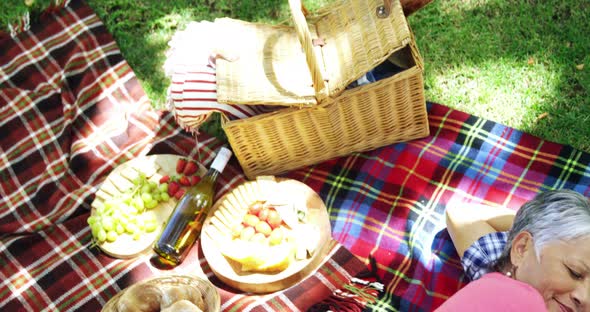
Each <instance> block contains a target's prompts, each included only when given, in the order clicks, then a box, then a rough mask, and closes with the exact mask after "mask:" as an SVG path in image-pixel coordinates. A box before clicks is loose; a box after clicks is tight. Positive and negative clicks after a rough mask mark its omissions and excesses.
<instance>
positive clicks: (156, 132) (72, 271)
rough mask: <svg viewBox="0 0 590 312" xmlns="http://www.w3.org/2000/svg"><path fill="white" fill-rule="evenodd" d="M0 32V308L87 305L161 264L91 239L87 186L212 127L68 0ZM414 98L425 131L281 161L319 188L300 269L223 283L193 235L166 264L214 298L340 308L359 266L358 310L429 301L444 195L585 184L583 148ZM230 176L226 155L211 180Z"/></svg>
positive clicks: (482, 199)
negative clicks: (236, 285)
mask: <svg viewBox="0 0 590 312" xmlns="http://www.w3.org/2000/svg"><path fill="white" fill-rule="evenodd" d="M0 47H2V48H1V49H0V116H1V118H0V130H1V132H0V133H2V137H1V139H0V149H1V150H0V155H1V158H0V194H1V196H2V198H1V199H0V235H1V237H0V268H1V269H0V279H1V281H0V310H2V311H21V310H22V311H53V310H59V311H70V310H71V311H74V310H76V311H97V310H100V308H101V307H102V305H104V304H105V303H106V302H107V301H108V300H109V299H110V298H111V297H112V296H114V295H115V294H116V293H117V292H118V291H120V290H121V289H122V288H124V287H126V286H128V285H131V284H132V283H134V282H137V281H139V280H142V279H144V278H147V277H150V276H154V275H158V274H162V273H169V272H161V271H159V270H158V269H156V268H154V267H153V266H152V265H151V264H150V262H149V255H146V256H142V257H139V258H137V259H130V260H119V259H114V258H111V257H108V256H106V255H105V254H103V253H101V252H100V251H99V250H98V249H97V248H93V247H92V246H91V234H90V230H89V228H88V226H87V225H86V218H87V217H88V215H89V211H90V203H91V202H92V200H93V198H94V192H95V191H96V190H97V187H99V186H100V183H101V182H102V181H103V180H104V178H105V177H106V176H107V175H108V173H109V172H110V171H111V170H112V169H113V168H114V167H116V166H117V165H118V164H121V163H123V162H125V161H126V160H129V159H131V158H134V157H137V156H140V155H146V154H159V153H173V154H179V155H187V156H189V157H193V158H196V159H198V160H200V161H201V162H202V163H204V164H205V165H208V164H209V163H210V162H211V160H212V157H213V152H214V151H215V150H217V148H218V147H219V146H221V144H222V143H223V142H219V141H217V140H216V139H213V138H210V137H207V136H206V135H204V134H200V135H198V136H197V137H196V138H195V137H193V136H191V135H190V134H188V133H186V132H183V131H182V130H181V129H180V127H178V125H177V124H176V122H175V121H174V118H173V116H172V115H171V114H170V113H168V112H155V111H152V110H151V109H150V108H149V105H148V103H147V99H146V97H145V94H144V93H143V91H142V90H141V87H140V85H139V84H138V81H137V79H136V78H135V76H134V74H133V71H132V70H131V69H130V68H129V66H128V65H127V63H126V62H125V60H124V59H123V58H122V56H121V54H120V51H119V49H118V47H117V46H116V44H115V42H114V41H113V39H112V37H111V36H110V35H109V34H108V32H107V31H106V29H105V28H104V25H103V24H102V23H101V21H100V20H99V19H98V18H97V17H96V16H95V15H94V14H93V12H92V11H91V10H90V9H89V8H88V7H87V6H86V4H85V3H84V2H82V1H72V2H70V3H69V5H68V7H66V8H64V9H63V10H60V11H59V12H57V13H56V14H52V15H46V16H45V17H44V18H43V19H42V20H41V22H40V24H38V25H33V27H32V28H31V30H30V31H28V32H24V33H22V34H20V35H18V36H17V37H15V38H10V37H8V36H0ZM428 112H429V121H430V127H431V129H430V131H431V135H430V136H429V137H427V138H424V139H421V140H416V141H412V142H408V143H401V144H395V145H391V146H386V147H383V148H379V149H376V150H373V151H369V152H365V153H356V154H352V155H350V156H348V157H343V158H338V159H333V160H330V161H326V162H324V163H321V164H317V165H314V166H310V167H306V168H301V169H299V170H296V171H293V172H290V173H288V174H286V175H285V176H287V177H290V178H293V179H297V180H300V181H302V182H304V183H306V184H307V185H309V186H310V187H311V188H313V189H314V190H315V191H317V192H318V193H319V194H320V196H321V197H322V199H323V200H324V201H325V203H326V206H327V207H328V209H329V213H330V218H331V224H332V228H333V233H332V237H333V238H334V239H335V240H336V241H337V243H336V244H335V246H334V249H333V250H332V253H331V254H330V257H327V259H326V261H325V263H324V264H323V265H322V266H321V267H320V269H318V271H317V272H314V274H313V275H311V276H310V277H309V278H307V279H306V280H305V281H303V282H302V283H300V284H299V285H296V286H294V287H291V288H289V289H287V290H285V291H283V292H278V293H273V294H269V295H267V296H253V295H250V294H246V293H241V292H239V291H235V290H232V289H228V288H227V287H225V286H224V285H223V284H222V283H221V282H220V281H219V280H217V279H216V278H215V277H214V275H213V274H212V272H211V270H210V268H209V267H208V265H207V263H206V261H205V260H204V259H203V258H202V254H201V252H200V250H199V248H198V246H197V248H194V249H193V250H192V251H191V254H190V255H189V257H188V258H187V260H186V261H185V263H183V265H181V266H180V267H179V268H177V269H176V271H177V272H179V273H203V274H205V275H206V276H207V277H208V278H209V279H210V280H211V281H212V282H213V283H214V284H215V285H216V286H218V288H219V291H220V294H221V297H222V308H223V310H233V311H237V310H244V309H251V310H255V311H258V310H271V311H272V310H274V311H285V310H307V309H308V308H311V309H312V310H315V311H325V310H327V309H328V308H330V304H335V303H340V305H337V306H335V307H332V309H333V310H343V309H344V308H349V309H351V310H352V309H355V308H358V305H346V304H343V303H346V300H344V299H343V298H338V297H337V296H335V295H334V294H333V292H334V291H336V290H338V289H343V287H345V286H346V285H350V283H351V277H353V276H358V277H361V278H364V279H368V280H371V279H375V278H376V279H378V280H379V281H381V282H383V283H384V284H385V291H384V292H382V293H380V294H379V298H378V300H377V301H376V302H375V303H374V304H372V305H371V304H369V305H367V306H366V309H367V310H375V311H431V310H433V309H435V308H436V307H437V306H439V305H440V304H441V303H442V302H444V300H445V299H446V298H448V297H449V296H451V295H452V294H453V293H455V292H456V291H457V290H458V289H459V288H461V287H462V286H463V285H464V281H463V271H462V268H461V266H460V263H459V259H458V256H457V254H456V252H455V250H454V248H453V246H452V244H451V241H450V238H449V236H448V233H447V231H446V230H445V219H444V211H445V208H446V207H447V206H448V205H451V204H462V203H483V204H487V205H502V206H507V207H511V208H515V209H516V208H517V207H519V206H520V205H521V204H522V203H523V202H525V201H526V200H528V199H530V198H532V197H533V196H534V195H535V194H536V193H537V192H539V191H543V190H548V189H557V188H569V189H574V190H576V191H578V192H581V193H583V194H586V195H589V192H590V190H589V185H590V183H589V182H590V169H589V168H590V166H589V161H590V155H588V154H586V153H583V152H581V151H578V150H576V149H573V148H571V147H569V146H564V145H559V144H555V143H552V142H547V141H543V140H541V139H539V138H537V137H533V136H531V135H528V134H526V133H522V132H520V131H517V130H514V129H512V128H509V127H505V126H502V125H499V124H497V123H494V122H491V121H488V120H484V119H481V118H477V117H474V116H471V115H468V114H465V113H462V112H459V111H456V110H452V109H450V108H448V107H445V106H443V105H439V104H429V105H428ZM242 181H244V176H243V175H242V172H241V169H240V167H239V164H238V163H237V162H236V161H235V159H234V160H232V161H231V162H230V164H229V166H228V168H227V169H226V170H225V171H224V173H223V175H222V177H221V178H220V183H219V185H220V186H221V187H220V188H219V190H218V196H221V195H222V194H224V193H225V192H227V191H228V190H229V189H231V188H232V187H233V186H236V185H237V184H239V183H240V182H242ZM369 272H374V273H375V274H376V275H371V274H369Z"/></svg>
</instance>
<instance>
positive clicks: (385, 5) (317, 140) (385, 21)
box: [216, 0, 429, 179]
mask: <svg viewBox="0 0 590 312" xmlns="http://www.w3.org/2000/svg"><path fill="white" fill-rule="evenodd" d="M289 4H290V9H291V13H292V15H293V24H294V26H284V25H281V26H275V25H264V24H252V23H247V22H243V21H238V20H233V19H227V18H224V19H222V20H219V21H216V23H217V22H219V23H223V24H224V25H234V27H240V28H239V29H240V30H241V32H240V36H241V37H242V38H244V39H245V40H242V41H240V43H239V44H240V48H241V49H240V58H239V60H238V61H224V60H220V61H218V64H217V97H218V101H219V102H220V103H228V104H258V105H259V104H265V105H281V106H286V107H285V108H282V109H279V110H276V111H274V112H271V113H267V114H262V115H258V116H254V117H251V118H246V119H241V120H235V121H227V120H225V121H224V123H223V129H224V131H225V133H226V135H227V137H228V140H229V143H230V145H231V147H232V149H233V151H234V154H235V155H236V157H237V159H238V160H239V162H240V164H241V166H242V168H243V170H244V172H245V174H246V175H247V176H248V177H249V178H251V179H252V178H254V177H256V176H258V175H275V174H280V173H284V172H286V171H289V170H292V169H296V168H299V167H302V166H306V165H311V164H315V163H318V162H322V161H325V160H328V159H331V158H335V157H340V156H344V155H347V154H350V153H352V152H361V151H367V150H371V149H374V148H377V147H381V146H384V145H389V144H392V143H396V142H402V141H408V140H413V139H417V138H422V137H425V136H427V135H428V134H429V128H428V120H427V113H426V103H425V98H424V83H423V77H422V70H423V65H422V59H421V57H420V54H419V52H418V49H417V47H416V44H415V40H414V37H413V34H412V32H411V30H410V28H409V26H408V23H407V20H406V17H405V15H404V13H403V11H402V7H401V4H400V2H399V0H393V1H392V0H385V2H383V0H344V1H342V2H338V3H335V4H332V5H329V6H327V7H324V8H322V9H320V10H319V11H318V12H316V13H315V14H314V15H313V16H308V17H307V18H306V17H304V15H303V13H302V6H301V2H300V1H299V0H290V1H289ZM386 62H390V63H394V64H396V66H399V68H400V70H399V71H398V72H397V73H395V74H393V75H392V76H389V77H386V78H383V79H380V80H378V81H376V82H372V83H369V84H364V85H361V86H357V87H355V88H347V86H349V85H350V84H351V83H354V82H355V81H356V80H357V79H359V78H360V77H362V76H363V75H364V74H365V73H367V72H368V71H370V70H371V69H373V68H376V67H377V66H378V65H380V64H384V63H386Z"/></svg>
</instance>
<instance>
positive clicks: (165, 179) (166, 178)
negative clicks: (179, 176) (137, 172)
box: [160, 175, 170, 184]
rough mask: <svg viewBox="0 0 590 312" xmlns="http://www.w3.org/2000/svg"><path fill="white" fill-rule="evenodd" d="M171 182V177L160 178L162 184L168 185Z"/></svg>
mask: <svg viewBox="0 0 590 312" xmlns="http://www.w3.org/2000/svg"><path fill="white" fill-rule="evenodd" d="M169 181H170V176H169V175H165V176H163V177H161V178H160V184H164V183H168V182H169Z"/></svg>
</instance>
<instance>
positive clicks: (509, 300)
mask: <svg viewBox="0 0 590 312" xmlns="http://www.w3.org/2000/svg"><path fill="white" fill-rule="evenodd" d="M436 311H437V312H443V311H473V312H485V311H547V308H546V306H545V301H544V300H543V297H542V296H541V294H539V292H538V291H537V290H536V289H534V288H533V287H532V286H530V285H529V284H525V283H523V282H521V281H517V280H514V279H512V278H510V277H507V276H505V275H503V274H500V273H488V274H485V275H484V276H482V277H481V278H480V279H478V280H476V281H473V282H471V283H469V284H467V286H465V287H463V288H462V289H461V290H459V291H458V292H457V293H455V294H454V295H453V296H451V298H449V299H448V300H447V301H445V303H443V304H442V305H441V306H440V307H439V308H438V309H437V310H436Z"/></svg>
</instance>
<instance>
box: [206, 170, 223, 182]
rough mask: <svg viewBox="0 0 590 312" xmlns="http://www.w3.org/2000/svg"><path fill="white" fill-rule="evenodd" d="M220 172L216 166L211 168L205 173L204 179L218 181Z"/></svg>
mask: <svg viewBox="0 0 590 312" xmlns="http://www.w3.org/2000/svg"><path fill="white" fill-rule="evenodd" d="M219 174H220V172H219V171H218V170H217V169H215V168H209V171H207V174H206V175H205V177H204V179H207V180H209V181H211V182H215V181H217V177H219Z"/></svg>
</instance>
